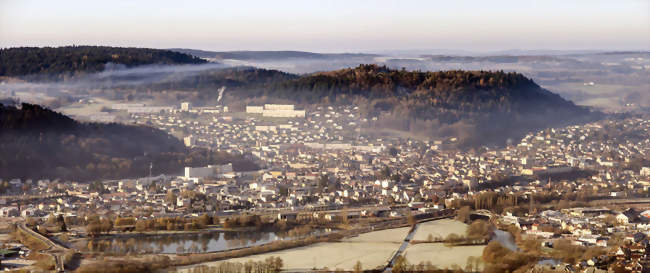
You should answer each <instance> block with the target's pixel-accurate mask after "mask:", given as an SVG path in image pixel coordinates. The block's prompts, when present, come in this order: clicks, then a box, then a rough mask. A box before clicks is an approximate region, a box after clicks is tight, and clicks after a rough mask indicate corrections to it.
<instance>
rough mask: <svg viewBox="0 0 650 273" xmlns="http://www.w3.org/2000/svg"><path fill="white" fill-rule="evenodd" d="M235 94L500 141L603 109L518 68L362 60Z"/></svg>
mask: <svg viewBox="0 0 650 273" xmlns="http://www.w3.org/2000/svg"><path fill="white" fill-rule="evenodd" d="M231 95H233V96H239V97H240V98H251V97H254V98H267V100H273V99H280V100H285V101H286V100H290V101H295V102H297V103H301V104H344V105H350V104H353V105H357V106H359V107H360V108H361V109H362V114H365V115H367V116H381V118H380V119H379V121H378V122H377V123H376V124H374V126H375V127H377V128H392V129H397V130H402V131H409V132H412V133H415V134H419V135H424V136H449V137H452V136H453V137H458V138H459V140H460V142H462V144H466V145H472V146H473V145H476V144H497V145H503V144H505V142H506V140H507V139H508V138H511V139H515V140H516V139H518V138H520V137H522V136H523V135H524V134H525V133H527V132H529V131H531V130H539V129H543V128H548V127H556V126H565V125H568V124H575V123H580V122H585V121H591V120H594V119H597V118H599V117H600V113H597V112H592V111H590V110H589V109H586V108H584V107H580V106H576V105H575V104H573V103H572V102H571V101H568V100H565V99H563V98H562V97H560V96H559V95H557V94H555V93H552V92H550V91H548V90H546V89H543V88H541V87H540V86H539V85H537V84H536V83H535V82H533V81H532V80H531V79H529V78H526V77H525V76H523V75H522V74H519V73H514V72H508V73H506V72H503V71H494V72H492V71H460V70H453V71H439V72H421V71H406V70H395V69H389V68H387V67H385V66H377V65H360V66H358V67H355V68H350V69H342V70H336V71H330V72H322V73H315V74H310V75H304V76H301V77H298V78H295V79H290V80H286V81H282V82H275V83H273V84H270V85H265V86H258V87H247V88H244V89H241V90H239V92H233V93H231Z"/></svg>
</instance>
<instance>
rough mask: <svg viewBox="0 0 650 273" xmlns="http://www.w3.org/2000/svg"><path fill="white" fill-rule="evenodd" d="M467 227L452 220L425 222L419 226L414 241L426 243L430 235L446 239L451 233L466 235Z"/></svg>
mask: <svg viewBox="0 0 650 273" xmlns="http://www.w3.org/2000/svg"><path fill="white" fill-rule="evenodd" d="M466 228H467V225H466V224H465V223H463V222H459V221H456V220H452V219H442V220H438V221H431V222H425V223H422V224H420V225H419V226H418V230H417V231H416V232H415V236H414V237H413V240H414V241H424V240H426V239H427V237H428V236H429V234H431V235H432V236H433V237H434V238H436V237H439V238H442V239H444V238H445V237H447V235H449V234H451V233H456V234H458V235H464V234H465V229H466Z"/></svg>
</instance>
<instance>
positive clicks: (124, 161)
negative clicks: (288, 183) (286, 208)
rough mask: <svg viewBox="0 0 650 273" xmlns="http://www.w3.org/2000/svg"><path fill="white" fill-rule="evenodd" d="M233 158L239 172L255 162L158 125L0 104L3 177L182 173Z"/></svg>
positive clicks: (84, 177)
mask: <svg viewBox="0 0 650 273" xmlns="http://www.w3.org/2000/svg"><path fill="white" fill-rule="evenodd" d="M228 162H231V163H233V167H234V168H235V169H236V170H252V169H256V168H257V166H256V165H255V164H254V163H253V162H250V161H248V160H245V159H243V158H242V157H241V156H233V155H230V154H227V153H223V152H209V151H206V150H196V149H195V150H189V149H187V148H186V147H185V146H184V145H183V143H181V141H180V140H178V139H176V138H174V137H172V136H171V135H169V134H167V133H165V132H163V131H160V130H158V129H154V128H150V127H145V126H130V125H123V124H115V123H112V124H100V123H80V122H77V121H75V120H72V119H70V118H68V117H66V116H64V115H62V114H59V113H56V112H53V111H51V110H49V109H46V108H43V107H41V106H38V105H32V104H26V103H23V104H22V105H20V106H14V105H2V104H0V180H1V179H11V178H32V179H39V178H48V179H54V178H63V179H73V180H80V181H88V180H93V179H104V178H105V179H109V178H110V179H118V178H127V177H143V176H145V175H148V173H149V166H150V164H151V163H153V170H152V171H153V173H154V174H160V173H166V174H175V173H180V172H181V171H182V168H183V167H184V166H205V165H208V164H224V163H228Z"/></svg>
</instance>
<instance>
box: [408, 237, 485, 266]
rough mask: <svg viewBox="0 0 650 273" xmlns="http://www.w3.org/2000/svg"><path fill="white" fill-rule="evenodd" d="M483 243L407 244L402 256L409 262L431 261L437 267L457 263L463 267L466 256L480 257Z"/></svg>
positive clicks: (465, 262)
mask: <svg viewBox="0 0 650 273" xmlns="http://www.w3.org/2000/svg"><path fill="white" fill-rule="evenodd" d="M483 248H485V246H484V245H480V246H455V247H447V246H445V245H444V244H443V243H435V244H415V245H409V246H408V247H407V248H406V251H405V252H404V257H406V260H407V261H408V262H409V263H410V264H418V263H420V262H422V263H426V262H431V264H433V265H435V266H436V267H438V268H441V269H444V268H452V266H453V265H458V266H460V267H461V268H465V264H467V258H468V257H478V258H481V256H482V255H483Z"/></svg>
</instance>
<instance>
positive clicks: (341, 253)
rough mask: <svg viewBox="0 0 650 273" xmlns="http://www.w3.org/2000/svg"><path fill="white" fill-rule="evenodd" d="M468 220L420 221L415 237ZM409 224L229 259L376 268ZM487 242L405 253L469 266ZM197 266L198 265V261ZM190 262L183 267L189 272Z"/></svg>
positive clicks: (461, 227) (420, 247)
mask: <svg viewBox="0 0 650 273" xmlns="http://www.w3.org/2000/svg"><path fill="white" fill-rule="evenodd" d="M466 227H467V225H466V224H463V223H461V222H458V221H455V220H450V219H443V220H438V221H432V222H426V223H422V224H420V226H419V227H418V230H417V232H416V234H415V237H414V240H426V238H427V236H428V235H429V234H432V235H433V236H441V237H443V238H444V237H445V236H447V235H448V234H450V233H457V234H460V235H463V234H465V228H466ZM408 231H409V228H408V227H405V228H396V229H388V230H381V231H373V232H369V233H365V234H361V235H359V236H357V237H352V238H347V239H344V240H342V241H341V242H333V243H318V244H314V245H309V246H305V247H299V248H293V249H287V250H281V251H276V252H271V253H265V254H259V255H251V256H247V257H242V258H236V259H230V260H228V261H229V262H245V261H248V260H253V261H261V260H264V259H266V258H268V257H270V256H275V257H280V258H282V260H283V262H284V269H285V270H289V271H300V270H309V269H312V268H318V269H322V268H325V267H327V268H329V269H344V270H353V267H354V265H355V264H356V262H357V261H360V262H361V264H362V266H363V268H364V269H374V268H377V267H382V266H384V265H385V264H386V263H387V262H388V259H389V258H390V257H391V256H392V255H393V253H394V252H395V251H397V249H398V248H399V247H400V244H401V243H402V242H403V240H404V238H405V237H406V235H407V234H408ZM484 247H485V246H459V247H452V248H450V247H446V246H445V245H444V244H442V243H435V244H428V243H425V244H415V245H409V246H408V247H407V248H406V252H405V256H406V259H407V260H408V261H409V263H413V264H418V263H420V262H425V263H426V262H427V261H430V262H431V263H432V264H433V265H435V266H436V267H438V268H446V267H449V268H451V266H452V265H454V264H456V265H459V266H461V267H465V264H466V263H467V257H470V256H474V257H479V258H480V257H481V255H482V253H483V248H484ZM221 262H222V261H217V262H208V263H202V264H199V265H208V266H211V265H217V264H219V263H221ZM195 266H196V265H195ZM192 267H194V266H188V267H185V268H181V269H179V271H181V272H188V270H187V269H188V268H192Z"/></svg>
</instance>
